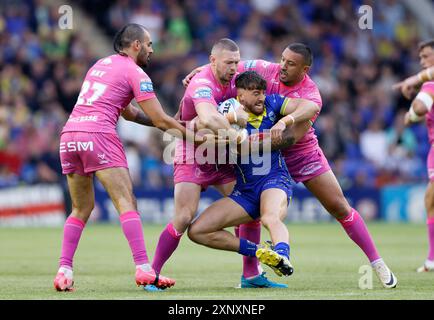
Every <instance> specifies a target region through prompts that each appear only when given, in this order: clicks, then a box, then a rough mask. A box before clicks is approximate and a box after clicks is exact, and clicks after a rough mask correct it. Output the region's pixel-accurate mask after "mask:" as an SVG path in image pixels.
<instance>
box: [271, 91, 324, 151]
mask: <svg viewBox="0 0 434 320" xmlns="http://www.w3.org/2000/svg"><path fill="white" fill-rule="evenodd" d="M319 111H320V107H319V106H318V105H317V104H316V103H315V102H312V101H310V100H307V99H288V100H287V102H286V105H284V106H283V108H282V111H281V114H282V115H284V117H283V118H282V119H280V120H279V121H278V122H277V123H276V124H275V125H274V126H273V128H271V136H272V138H273V139H275V140H276V143H277V140H278V139H279V138H282V132H283V130H285V128H287V127H291V126H293V125H295V124H297V123H303V122H306V121H309V120H310V119H312V118H313V117H314V116H315V115H316V114H317V113H318V112H319Z"/></svg>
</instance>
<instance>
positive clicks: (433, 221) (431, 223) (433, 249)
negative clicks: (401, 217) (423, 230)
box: [426, 217, 434, 261]
mask: <svg viewBox="0 0 434 320" xmlns="http://www.w3.org/2000/svg"><path fill="white" fill-rule="evenodd" d="M426 224H427V227H428V240H429V251H428V260H430V261H434V217H431V218H428V220H427V221H426Z"/></svg>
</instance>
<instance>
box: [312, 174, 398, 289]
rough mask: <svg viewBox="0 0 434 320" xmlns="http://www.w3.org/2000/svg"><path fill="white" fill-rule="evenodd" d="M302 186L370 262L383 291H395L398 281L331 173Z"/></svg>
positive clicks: (361, 219)
mask: <svg viewBox="0 0 434 320" xmlns="http://www.w3.org/2000/svg"><path fill="white" fill-rule="evenodd" d="M304 184H305V185H306V187H307V188H308V190H309V191H311V192H312V193H313V194H314V195H315V197H316V198H317V199H318V200H319V201H320V202H321V204H322V205H323V206H324V208H325V209H326V210H327V211H328V212H329V213H330V214H331V215H333V216H334V217H335V218H336V220H338V221H339V223H340V224H341V225H342V227H343V228H344V230H345V232H346V233H347V235H348V237H349V238H350V239H351V240H353V241H354V243H355V244H357V245H358V246H359V247H360V249H362V251H363V252H364V253H365V255H366V256H367V258H368V259H369V261H370V263H371V266H372V268H373V269H374V271H375V273H376V274H377V276H378V278H379V280H380V281H381V283H382V285H383V286H384V287H385V288H394V287H396V285H397V282H398V280H397V278H396V276H395V275H394V274H393V273H392V271H391V270H390V269H389V267H388V266H387V265H386V263H385V262H384V261H383V259H381V257H380V255H379V254H378V251H377V248H376V246H375V244H374V241H373V239H372V237H371V235H370V233H369V231H368V228H367V227H366V224H365V222H364V221H363V218H362V217H361V216H360V214H359V213H358V212H357V210H355V209H354V208H351V206H350V205H349V204H348V201H347V200H346V199H345V197H344V195H343V192H342V189H341V187H340V186H339V184H338V182H337V180H336V177H335V176H334V174H333V172H332V171H331V170H329V171H327V172H325V173H323V174H321V175H319V176H317V177H314V178H312V179H310V180H308V181H305V182H304Z"/></svg>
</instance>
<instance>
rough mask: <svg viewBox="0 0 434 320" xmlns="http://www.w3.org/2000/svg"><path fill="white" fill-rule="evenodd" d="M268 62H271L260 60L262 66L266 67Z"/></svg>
mask: <svg viewBox="0 0 434 320" xmlns="http://www.w3.org/2000/svg"><path fill="white" fill-rule="evenodd" d="M270 64H271V62H268V61H263V62H262V66H263V67H264V68H266V67H268V66H269V65H270Z"/></svg>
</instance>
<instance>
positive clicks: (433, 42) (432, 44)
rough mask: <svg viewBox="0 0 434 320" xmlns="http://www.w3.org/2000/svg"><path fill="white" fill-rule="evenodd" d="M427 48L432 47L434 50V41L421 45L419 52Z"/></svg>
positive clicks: (430, 40)
mask: <svg viewBox="0 0 434 320" xmlns="http://www.w3.org/2000/svg"><path fill="white" fill-rule="evenodd" d="M426 47H431V48H432V49H434V39H429V40H426V41H423V42H421V43H419V52H421V51H422V49H423V48H426Z"/></svg>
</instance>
